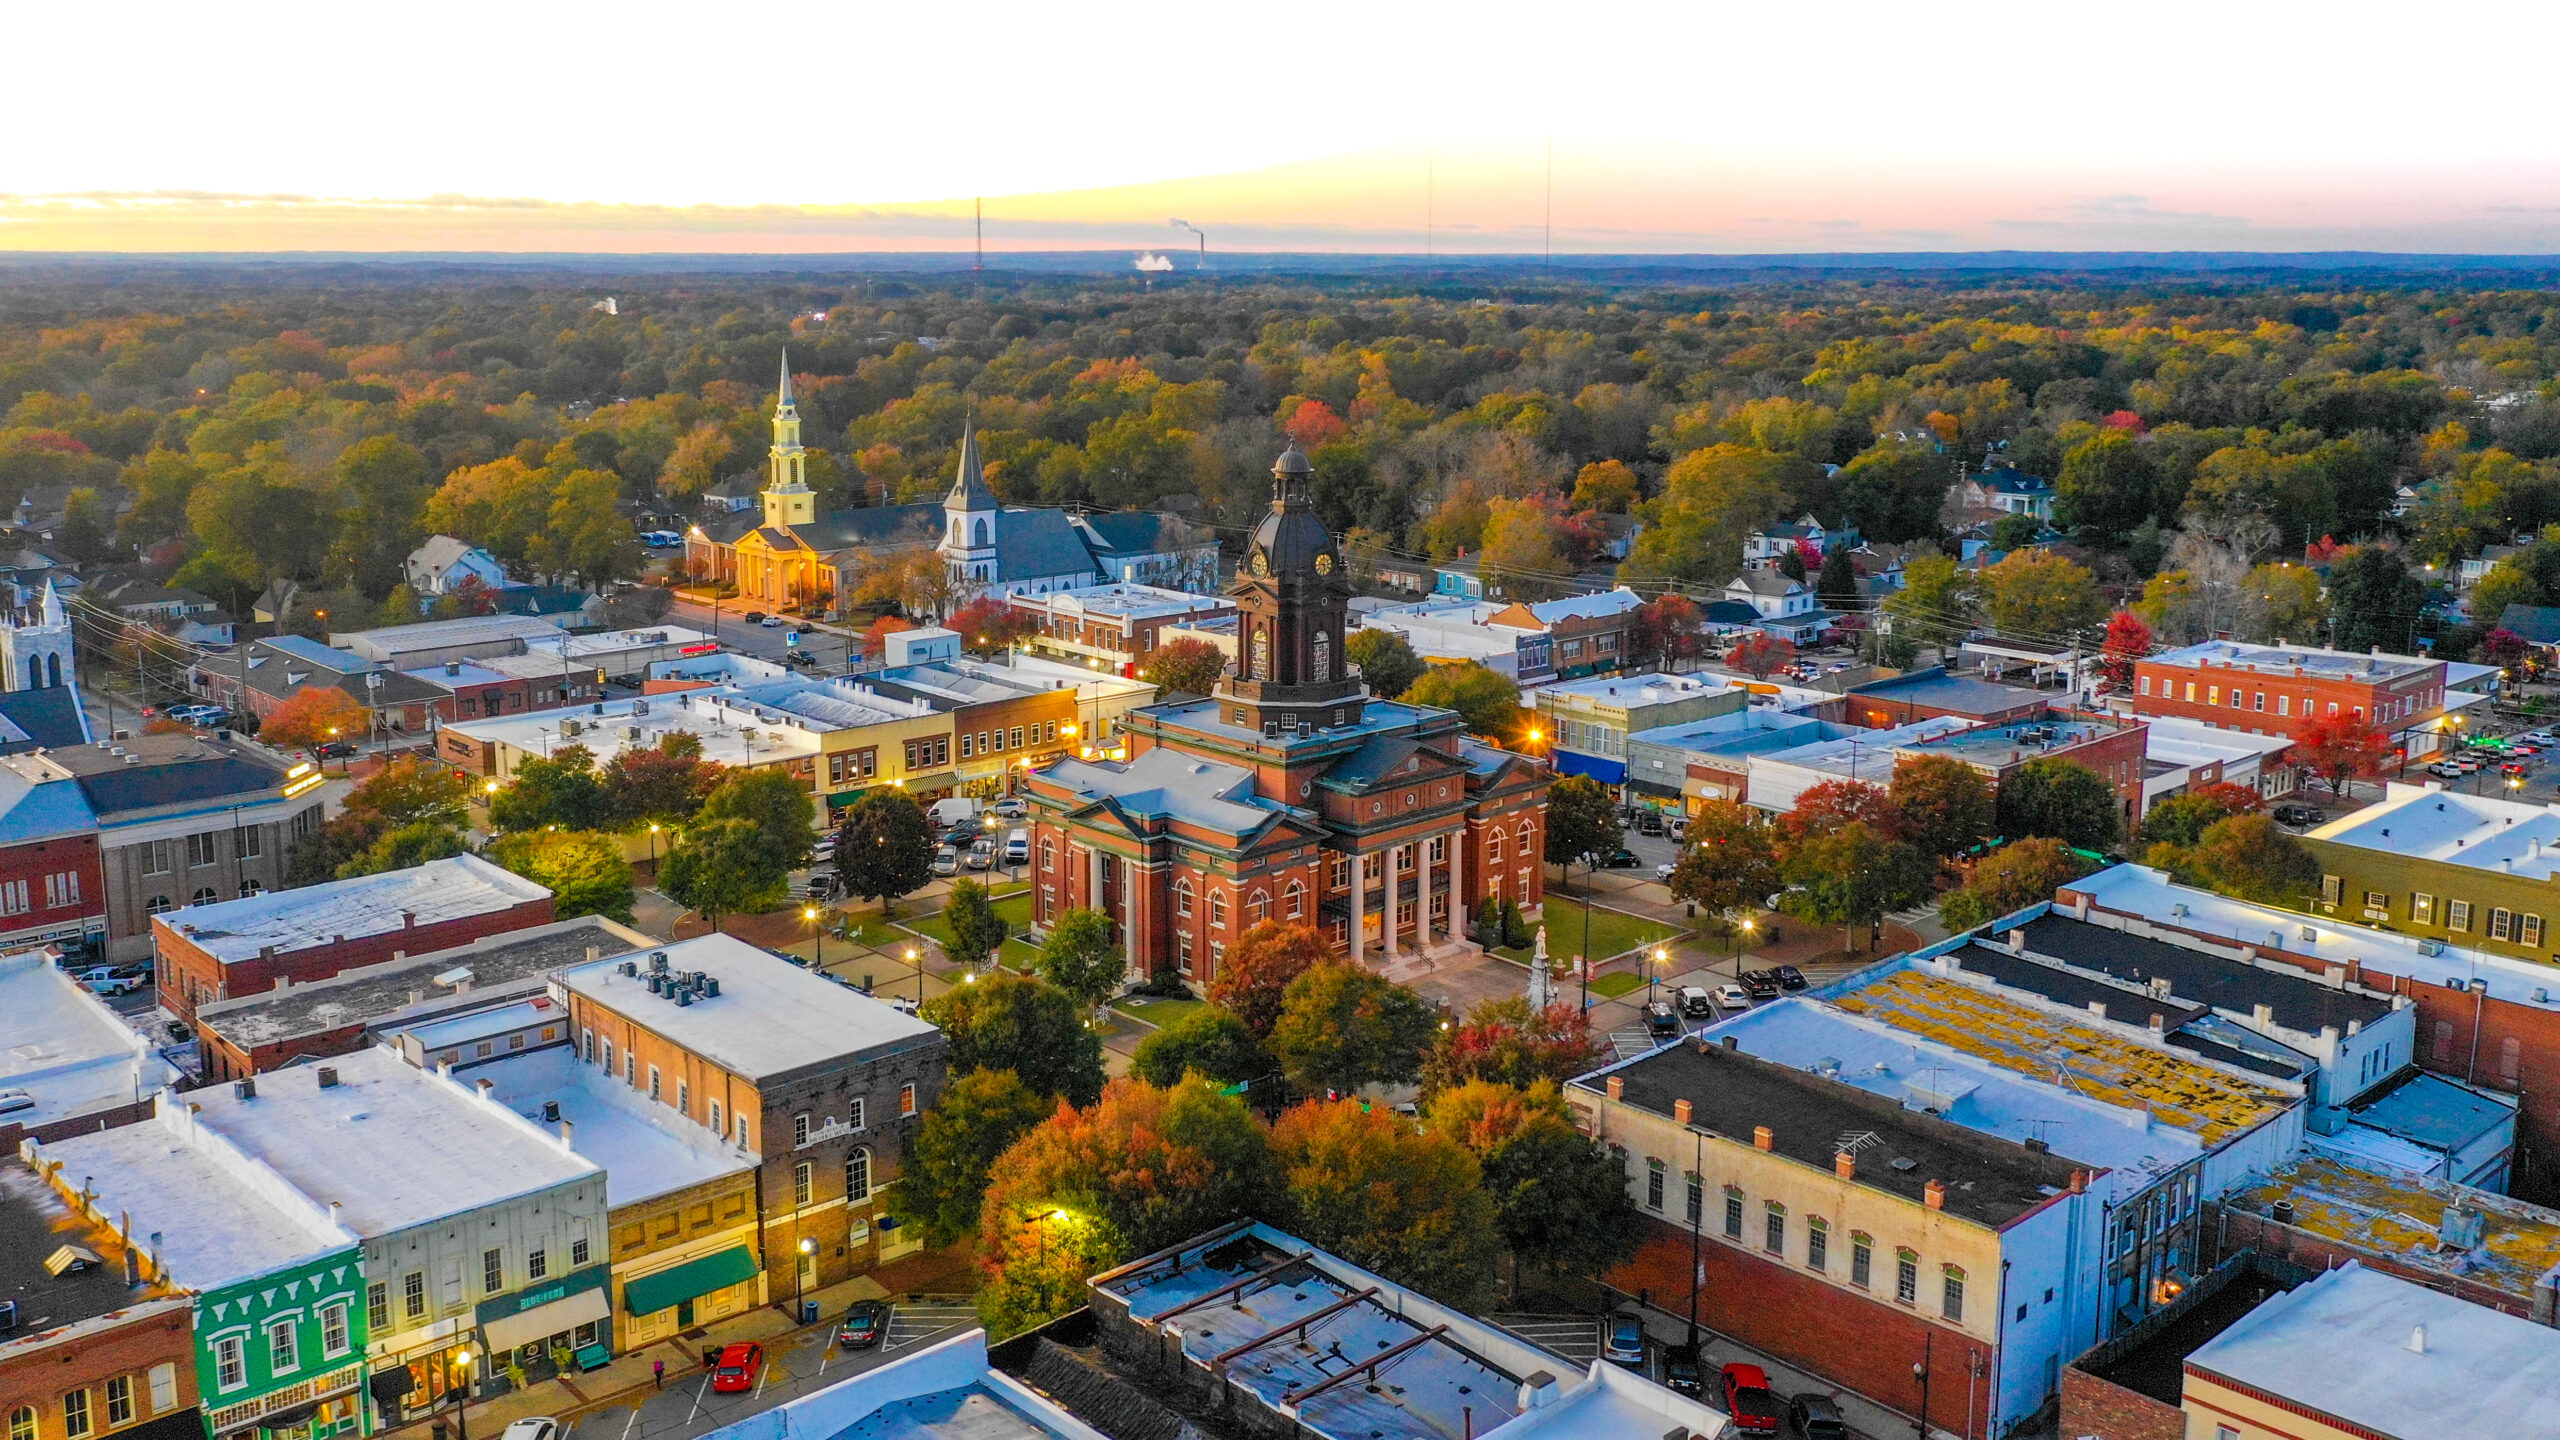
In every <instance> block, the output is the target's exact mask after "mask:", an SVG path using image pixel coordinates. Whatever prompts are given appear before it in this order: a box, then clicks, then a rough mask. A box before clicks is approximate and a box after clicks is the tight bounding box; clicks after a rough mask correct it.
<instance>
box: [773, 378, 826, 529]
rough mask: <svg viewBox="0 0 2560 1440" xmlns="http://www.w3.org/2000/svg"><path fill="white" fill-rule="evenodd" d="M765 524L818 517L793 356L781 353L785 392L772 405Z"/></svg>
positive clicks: (805, 521)
mask: <svg viewBox="0 0 2560 1440" xmlns="http://www.w3.org/2000/svg"><path fill="white" fill-rule="evenodd" d="M765 463H766V467H767V470H768V472H769V473H768V474H767V476H766V479H765V487H764V523H765V524H766V525H768V526H770V527H773V528H776V529H780V528H782V527H784V526H790V525H806V524H808V523H809V522H810V521H812V520H815V519H816V518H817V517H818V497H817V496H816V495H814V494H812V493H811V492H810V490H809V456H808V452H807V451H806V450H803V449H802V448H801V446H800V411H799V409H798V408H797V407H796V406H794V405H793V404H792V403H791V352H790V350H788V349H785V350H784V351H783V352H782V389H781V391H780V392H779V394H778V395H777V396H776V398H775V400H774V402H773V449H772V450H771V451H770V452H769V454H768V455H767V457H766V462H765Z"/></svg>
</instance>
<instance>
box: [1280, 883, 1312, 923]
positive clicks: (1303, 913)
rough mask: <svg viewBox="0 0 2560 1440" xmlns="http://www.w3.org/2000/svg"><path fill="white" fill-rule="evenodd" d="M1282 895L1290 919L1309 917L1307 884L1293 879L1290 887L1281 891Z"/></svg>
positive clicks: (1282, 901)
mask: <svg viewBox="0 0 2560 1440" xmlns="http://www.w3.org/2000/svg"><path fill="white" fill-rule="evenodd" d="M1280 895H1281V903H1282V905H1283V906H1284V907H1285V908H1286V909H1287V910H1288V913H1289V918H1290V919H1292V920H1303V919H1305V918H1306V917H1307V887H1306V886H1304V885H1301V884H1299V883H1298V882H1297V881H1295V880H1292V881H1290V882H1289V888H1288V889H1286V890H1284V891H1282V892H1280Z"/></svg>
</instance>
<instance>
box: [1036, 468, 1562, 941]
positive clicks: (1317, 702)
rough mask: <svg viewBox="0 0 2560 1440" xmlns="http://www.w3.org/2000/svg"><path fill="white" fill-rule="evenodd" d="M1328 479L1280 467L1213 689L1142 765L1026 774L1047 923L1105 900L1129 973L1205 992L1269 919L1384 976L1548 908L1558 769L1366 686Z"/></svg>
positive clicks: (1133, 739)
mask: <svg viewBox="0 0 2560 1440" xmlns="http://www.w3.org/2000/svg"><path fill="white" fill-rule="evenodd" d="M1311 473H1312V472H1311V468H1310V467H1309V465H1308V463H1307V457H1306V456H1304V455H1302V454H1300V453H1299V452H1298V450H1297V448H1296V447H1295V446H1292V447H1290V449H1289V450H1288V452H1287V453H1285V454H1283V455H1282V456H1281V457H1280V459H1279V461H1278V463H1276V464H1275V465H1273V467H1272V471H1271V474H1272V498H1271V509H1270V512H1269V513H1268V514H1266V515H1264V516H1263V518H1262V521H1261V523H1260V524H1259V525H1257V526H1256V527H1255V528H1254V531H1253V534H1252V537H1251V538H1250V540H1249V541H1248V542H1247V544H1246V548H1245V553H1244V558H1243V563H1242V565H1241V566H1240V567H1239V568H1238V571H1237V575H1236V579H1235V582H1234V584H1233V585H1232V586H1230V587H1229V589H1228V592H1227V593H1228V594H1229V595H1230V596H1232V597H1233V598H1234V600H1235V602H1236V606H1237V609H1238V612H1239V615H1238V630H1237V646H1236V654H1237V659H1236V662H1235V664H1234V666H1233V668H1232V669H1230V670H1229V672H1228V673H1227V674H1226V676H1225V677H1223V678H1222V679H1221V680H1220V682H1219V684H1218V686H1217V688H1216V690H1215V692H1214V693H1213V694H1210V695H1208V696H1205V697H1193V696H1180V695H1177V696H1172V697H1168V698H1166V699H1164V700H1162V701H1160V702H1159V703H1157V704H1154V705H1150V706H1146V707H1143V708H1141V709H1138V710H1134V711H1132V712H1130V714H1129V715H1128V716H1127V717H1126V718H1125V719H1124V720H1123V721H1122V725H1121V735H1122V737H1123V738H1124V740H1125V743H1126V745H1127V750H1126V751H1125V757H1126V758H1124V759H1109V758H1101V759H1097V758H1093V757H1092V756H1091V755H1090V754H1088V755H1087V756H1086V757H1084V758H1079V759H1067V760H1061V761H1058V762H1057V763H1055V764H1053V765H1051V766H1050V767H1048V768H1047V769H1045V770H1041V771H1037V772H1034V773H1033V774H1031V775H1030V776H1029V777H1028V779H1027V780H1026V782H1025V784H1024V786H1023V792H1024V794H1025V795H1026V796H1027V797H1028V798H1029V800H1030V802H1031V806H1032V824H1031V828H1032V867H1033V868H1032V885H1033V891H1032V905H1033V912H1032V918H1033V923H1034V925H1035V926H1037V927H1039V928H1041V929H1046V928H1047V926H1049V925H1050V924H1051V923H1053V922H1054V921H1055V920H1056V919H1057V917H1058V916H1059V915H1061V914H1063V913H1064V912H1065V911H1067V910H1068V909H1071V908H1075V907H1079V906H1084V907H1091V908H1094V909H1099V910H1101V911H1103V912H1104V913H1105V914H1107V915H1109V916H1110V917H1111V922H1112V929H1113V934H1114V936H1115V937H1116V938H1117V939H1118V940H1119V941H1120V942H1121V944H1122V945H1123V946H1124V947H1125V949H1126V952H1127V954H1128V956H1129V961H1130V967H1131V969H1132V970H1134V971H1138V972H1141V973H1148V974H1153V973H1159V972H1162V971H1166V970H1172V971H1175V972H1178V973H1180V974H1182V975H1184V976H1187V977H1189V978H1191V979H1193V980H1196V981H1199V982H1202V983H1206V982H1207V981H1209V980H1211V979H1213V978H1215V977H1216V975H1217V974H1218V972H1219V970H1220V968H1221V966H1222V964H1223V962H1224V959H1225V955H1226V951H1227V949H1228V947H1229V946H1230V945H1232V944H1233V943H1234V941H1235V939H1236V937H1237V936H1239V935H1241V934H1243V933H1244V932H1245V931H1246V930H1248V929H1250V928H1252V927H1253V926H1254V925H1256V924H1259V923H1261V922H1262V921H1264V920H1271V919H1278V920H1288V921H1297V922H1303V923H1306V924H1311V925H1314V926H1316V927H1317V929H1318V930H1319V931H1320V932H1321V933H1323V934H1324V935H1325V937H1326V938H1327V939H1328V940H1329V941H1330V942H1331V943H1332V945H1333V946H1334V948H1335V949H1336V950H1337V951H1339V952H1341V953H1342V954H1344V955H1347V956H1349V957H1350V958H1352V959H1353V960H1355V961H1359V962H1362V963H1366V964H1370V965H1373V966H1385V965H1387V964H1391V963H1393V962H1394V961H1396V960H1399V959H1402V958H1405V957H1407V956H1411V955H1415V954H1429V955H1433V956H1443V955H1448V954H1452V953H1456V952H1460V951H1465V950H1472V949H1473V948H1474V945H1473V942H1472V941H1469V940H1468V939H1467V938H1466V931H1467V919H1468V916H1469V915H1470V914H1471V913H1472V912H1473V911H1474V910H1475V909H1476V907H1478V906H1479V905H1480V904H1482V902H1483V901H1484V900H1485V899H1486V898H1487V897H1497V898H1504V899H1512V900H1516V901H1518V902H1519V903H1520V905H1521V906H1522V908H1524V909H1527V910H1532V911H1534V910H1535V909H1536V907H1537V906H1538V905H1539V903H1540V902H1541V901H1542V900H1543V898H1544V896H1545V884H1544V871H1543V868H1542V866H1541V857H1542V855H1543V851H1544V846H1545V839H1546V794H1547V784H1548V781H1549V779H1550V776H1549V774H1548V771H1547V769H1546V767H1545V766H1544V765H1543V764H1541V763H1540V762H1538V761H1536V760H1534V759H1531V758H1529V757H1527V756H1522V755H1514V754H1512V753H1510V752H1508V751H1505V750H1501V749H1497V748H1495V747H1493V746H1490V745H1486V744H1483V743H1481V742H1479V741H1476V740H1473V739H1470V738H1468V737H1467V736H1466V735H1465V734H1464V733H1463V728H1462V724H1461V721H1460V719H1459V717H1458V715H1457V713H1456V712H1454V711H1449V710H1438V709H1432V708H1428V707H1425V706H1417V705H1407V704H1403V703H1400V702H1397V701H1390V700H1380V699H1377V698H1374V697H1373V696H1371V695H1370V694H1369V690H1368V687H1367V686H1366V685H1365V684H1363V683H1362V682H1361V679H1360V675H1359V672H1358V670H1357V668H1356V667H1354V666H1352V665H1350V664H1349V663H1348V662H1347V661H1346V660H1345V659H1344V658H1343V639H1344V631H1345V627H1346V625H1347V623H1348V619H1349V609H1350V601H1351V581H1350V577H1349V575H1348V574H1347V573H1346V570H1345V567H1344V566H1343V564H1342V559H1341V555H1340V552H1339V551H1338V550H1337V549H1336V548H1335V545H1334V540H1333V536H1332V535H1331V534H1329V533H1328V532H1327V531H1326V530H1325V527H1324V522H1323V521H1321V520H1319V519H1318V518H1317V517H1316V514H1315V509H1314V506H1313V504H1312V503H1311V502H1310V501H1309V499H1308V496H1307V486H1308V482H1309V478H1310V475H1311Z"/></svg>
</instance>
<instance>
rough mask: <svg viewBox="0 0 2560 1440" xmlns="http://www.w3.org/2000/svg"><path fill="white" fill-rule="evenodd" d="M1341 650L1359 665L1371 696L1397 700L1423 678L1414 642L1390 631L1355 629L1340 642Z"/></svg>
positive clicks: (1352, 661)
mask: <svg viewBox="0 0 2560 1440" xmlns="http://www.w3.org/2000/svg"><path fill="white" fill-rule="evenodd" d="M1342 653H1343V655H1344V656H1345V657H1347V658H1348V659H1349V660H1350V661H1351V663H1352V664H1354V665H1357V666H1359V667H1360V678H1361V679H1363V680H1365V681H1367V682H1368V684H1369V693H1370V694H1372V695H1377V696H1381V697H1384V698H1386V699H1389V700H1394V699H1398V698H1400V697H1402V696H1403V694H1404V692H1405V691H1406V690H1408V689H1410V688H1412V685H1413V682H1414V681H1416V680H1419V679H1421V678H1422V672H1423V669H1424V666H1423V663H1422V657H1421V656H1419V655H1416V654H1414V653H1413V642H1411V641H1409V640H1407V639H1405V638H1404V637H1403V636H1402V635H1399V634H1397V633H1396V632H1395V631H1393V630H1382V629H1369V628H1363V629H1359V630H1354V631H1352V632H1351V638H1350V639H1348V640H1346V641H1344V642H1343V643H1342Z"/></svg>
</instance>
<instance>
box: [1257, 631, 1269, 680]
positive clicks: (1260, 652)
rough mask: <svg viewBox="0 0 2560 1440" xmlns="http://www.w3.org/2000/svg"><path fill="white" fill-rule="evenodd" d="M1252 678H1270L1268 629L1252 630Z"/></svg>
mask: <svg viewBox="0 0 2560 1440" xmlns="http://www.w3.org/2000/svg"><path fill="white" fill-rule="evenodd" d="M1253 678H1254V679H1256V680H1268V679H1270V678H1271V632H1270V631H1268V630H1259V629H1258V630H1255V631H1254V632H1253Z"/></svg>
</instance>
